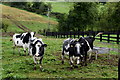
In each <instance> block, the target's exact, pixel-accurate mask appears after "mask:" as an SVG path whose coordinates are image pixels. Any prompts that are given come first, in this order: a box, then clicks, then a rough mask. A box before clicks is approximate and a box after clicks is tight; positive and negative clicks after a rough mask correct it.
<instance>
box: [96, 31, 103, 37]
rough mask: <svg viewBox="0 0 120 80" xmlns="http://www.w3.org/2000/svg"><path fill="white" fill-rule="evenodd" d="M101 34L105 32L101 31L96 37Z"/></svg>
mask: <svg viewBox="0 0 120 80" xmlns="http://www.w3.org/2000/svg"><path fill="white" fill-rule="evenodd" d="M100 34H103V32H99V33H98V34H97V35H96V36H95V37H97V36H99V35H100Z"/></svg>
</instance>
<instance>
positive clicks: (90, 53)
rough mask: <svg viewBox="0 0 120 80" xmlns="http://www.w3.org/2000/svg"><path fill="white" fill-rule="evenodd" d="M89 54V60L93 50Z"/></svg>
mask: <svg viewBox="0 0 120 80" xmlns="http://www.w3.org/2000/svg"><path fill="white" fill-rule="evenodd" d="M88 54H89V59H88V60H90V59H91V55H92V52H88Z"/></svg>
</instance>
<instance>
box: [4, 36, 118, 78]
mask: <svg viewBox="0 0 120 80" xmlns="http://www.w3.org/2000/svg"><path fill="white" fill-rule="evenodd" d="M10 39H11V37H2V78H118V56H117V52H115V53H110V57H109V58H108V55H107V54H99V55H98V59H97V60H95V57H94V55H92V59H91V60H90V61H88V65H87V66H81V65H79V66H78V68H71V67H70V65H69V62H68V56H66V58H65V63H64V64H61V49H62V43H63V40H64V39H61V38H59V39H56V38H49V37H44V38H42V39H43V42H44V43H46V44H47V45H48V46H47V48H46V50H45V55H44V58H43V62H42V63H43V69H42V71H40V70H39V66H38V65H37V70H33V68H34V65H33V59H32V57H31V56H24V53H23V49H22V48H21V54H19V53H18V49H16V50H15V54H13V53H12V52H13V50H12V42H10ZM94 45H96V46H99V47H100V46H104V47H105V46H106V47H107V46H109V47H115V48H118V45H114V44H101V43H100V42H98V41H95V43H94Z"/></svg>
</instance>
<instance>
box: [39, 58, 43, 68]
mask: <svg viewBox="0 0 120 80" xmlns="http://www.w3.org/2000/svg"><path fill="white" fill-rule="evenodd" d="M42 59H43V56H42V57H41V58H40V70H42Z"/></svg>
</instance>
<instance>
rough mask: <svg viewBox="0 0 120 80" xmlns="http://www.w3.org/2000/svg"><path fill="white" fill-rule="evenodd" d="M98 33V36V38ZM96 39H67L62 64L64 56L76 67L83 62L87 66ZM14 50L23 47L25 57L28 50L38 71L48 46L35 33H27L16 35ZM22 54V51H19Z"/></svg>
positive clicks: (64, 42) (63, 48) (64, 43)
mask: <svg viewBox="0 0 120 80" xmlns="http://www.w3.org/2000/svg"><path fill="white" fill-rule="evenodd" d="M99 34H102V33H98V34H97V35H96V36H98V35H99ZM94 40H95V37H80V38H79V39H70V38H68V39H66V40H64V41H63V47H62V64H63V63H64V55H65V54H67V55H69V60H70V65H71V67H73V66H74V62H76V64H77V65H78V64H80V62H83V63H84V65H85V66H86V65H87V54H89V59H90V58H91V53H92V49H93V42H94ZM12 41H13V45H14V47H13V50H14V49H15V47H23V49H24V52H25V55H26V48H27V49H28V55H31V56H33V60H34V63H35V65H34V69H36V64H38V63H39V64H40V69H41V68H42V59H43V55H44V49H45V47H47V44H45V43H43V41H42V39H41V38H37V37H35V32H26V33H21V34H14V35H13V38H12ZM19 52H20V51H19Z"/></svg>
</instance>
